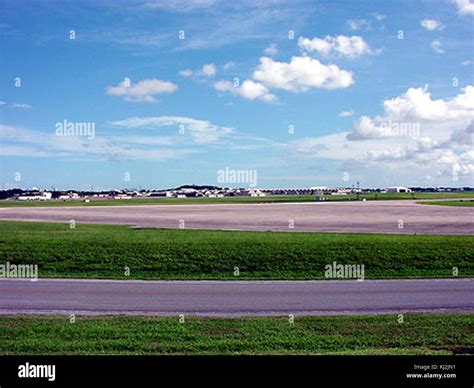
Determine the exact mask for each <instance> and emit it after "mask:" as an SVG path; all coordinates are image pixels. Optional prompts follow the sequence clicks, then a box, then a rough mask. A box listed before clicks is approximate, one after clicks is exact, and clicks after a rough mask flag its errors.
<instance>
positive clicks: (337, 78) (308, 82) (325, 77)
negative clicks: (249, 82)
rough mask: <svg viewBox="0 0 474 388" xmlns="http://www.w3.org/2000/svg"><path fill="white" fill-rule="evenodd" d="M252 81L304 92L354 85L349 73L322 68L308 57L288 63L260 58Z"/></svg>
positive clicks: (296, 58) (337, 68)
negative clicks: (313, 89)
mask: <svg viewBox="0 0 474 388" xmlns="http://www.w3.org/2000/svg"><path fill="white" fill-rule="evenodd" d="M253 79H255V80H256V81H259V82H261V83H262V84H263V85H265V86H266V87H268V88H275V89H282V90H286V91H290V92H305V91H307V90H309V89H312V88H323V89H340V88H347V87H348V86H350V85H352V84H353V83H354V79H353V78H352V72H350V71H347V70H342V69H340V68H339V67H337V66H336V65H324V64H322V63H321V62H319V61H318V60H317V59H313V58H310V57H306V56H302V57H292V58H291V61H290V62H278V61H274V60H273V59H272V58H268V57H262V58H260V64H259V65H258V66H257V68H256V69H255V71H254V73H253Z"/></svg>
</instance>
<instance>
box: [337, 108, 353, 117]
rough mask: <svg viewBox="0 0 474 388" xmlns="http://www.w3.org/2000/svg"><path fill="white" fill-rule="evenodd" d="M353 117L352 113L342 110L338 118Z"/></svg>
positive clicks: (351, 111)
mask: <svg viewBox="0 0 474 388" xmlns="http://www.w3.org/2000/svg"><path fill="white" fill-rule="evenodd" d="M353 115H354V111H353V110H352V109H351V110H343V111H342V112H341V113H339V117H351V116H353Z"/></svg>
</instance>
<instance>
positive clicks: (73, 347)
mask: <svg viewBox="0 0 474 388" xmlns="http://www.w3.org/2000/svg"><path fill="white" fill-rule="evenodd" d="M473 323H474V318H473V315H464V314H440V315H428V314H407V315H405V316H404V322H403V323H399V322H398V317H397V316H396V315H384V316H359V317H354V316H353V317H296V318H295V321H294V323H293V324H292V325H291V324H290V323H289V321H288V319H287V318H284V317H282V318H242V319H202V318H187V319H186V320H185V323H179V322H178V318H177V317H176V318H156V317H100V318H97V317H95V318H82V317H78V318H76V322H75V323H70V322H69V318H68V317H0V354H3V355H5V354H9V355H18V354H28V355H32V354H41V355H49V354H56V355H57V354H76V355H77V354H122V355H123V354H139V355H143V354H202V355H209V354H219V355H223V354H372V355H377V354H381V355H382V354H389V355H401V354H405V355H413V354H417V355H418V354H452V353H467V352H472V350H473V349H474V335H473V331H472V325H473Z"/></svg>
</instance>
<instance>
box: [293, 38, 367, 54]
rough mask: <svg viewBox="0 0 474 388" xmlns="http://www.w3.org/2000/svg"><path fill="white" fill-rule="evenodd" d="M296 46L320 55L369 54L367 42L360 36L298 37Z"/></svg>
mask: <svg viewBox="0 0 474 388" xmlns="http://www.w3.org/2000/svg"><path fill="white" fill-rule="evenodd" d="M298 46H299V48H300V49H301V50H303V51H307V52H317V53H318V54H320V55H322V56H328V55H332V54H334V53H336V54H338V55H339V56H341V57H347V58H351V59H353V58H357V57H360V56H361V55H364V54H370V53H371V52H372V50H371V49H370V47H369V45H368V44H367V42H366V41H365V40H364V39H363V38H362V37H360V36H357V35H354V36H345V35H338V36H329V35H328V36H326V37H325V38H324V39H320V38H313V39H308V38H304V37H300V38H299V39H298Z"/></svg>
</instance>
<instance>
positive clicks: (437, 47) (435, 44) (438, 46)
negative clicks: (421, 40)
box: [431, 40, 444, 54]
mask: <svg viewBox="0 0 474 388" xmlns="http://www.w3.org/2000/svg"><path fill="white" fill-rule="evenodd" d="M431 48H432V49H433V51H434V52H435V53H436V54H444V49H443V47H442V43H441V41H439V40H433V41H432V42H431Z"/></svg>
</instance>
